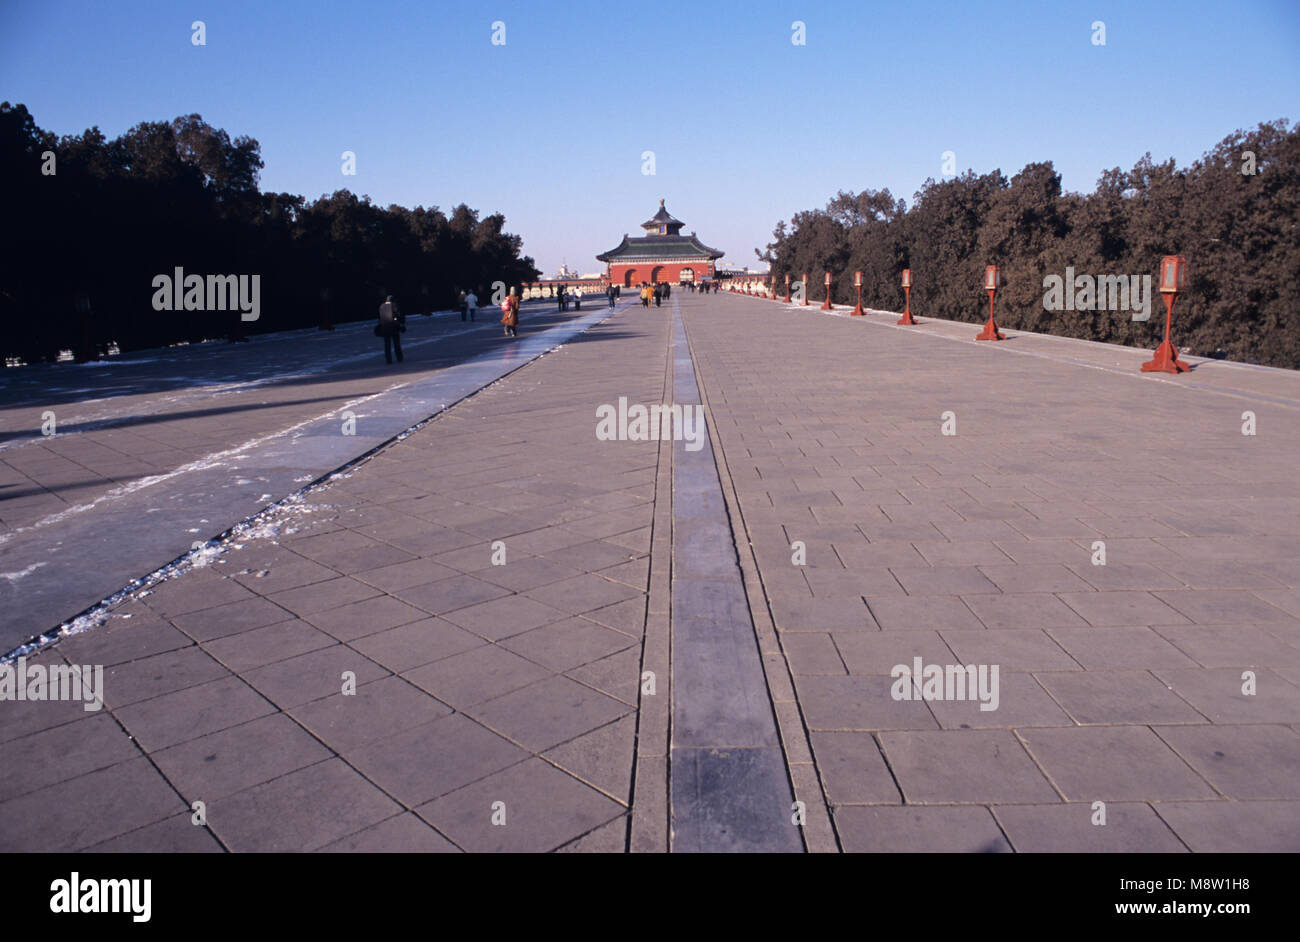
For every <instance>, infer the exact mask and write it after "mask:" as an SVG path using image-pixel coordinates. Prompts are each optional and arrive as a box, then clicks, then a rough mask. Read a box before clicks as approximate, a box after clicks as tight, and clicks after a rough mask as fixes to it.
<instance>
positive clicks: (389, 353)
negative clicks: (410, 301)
mask: <svg viewBox="0 0 1300 942" xmlns="http://www.w3.org/2000/svg"><path fill="white" fill-rule="evenodd" d="M397 317H398V315H397V305H396V304H394V303H393V296H392V295H391V294H390V295H389V296H388V298H387V300H385V301H384V303H383V304H381V305H379V326H378V327H376V328H375V333H376V334H378V335H379V336H380V337H383V338H384V359H385V360H387V361H388V362H389V363H392V362H393V352H394V350H396V352H397V362H398V363H401V362H402V336H401V334H402V331H401V327H402V325H401V322H400V321H399V320H398V319H397Z"/></svg>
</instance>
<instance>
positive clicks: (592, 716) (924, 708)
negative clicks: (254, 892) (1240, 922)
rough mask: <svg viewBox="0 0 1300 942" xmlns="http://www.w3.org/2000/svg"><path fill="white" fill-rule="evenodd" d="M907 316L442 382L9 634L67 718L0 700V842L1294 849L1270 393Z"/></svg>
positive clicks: (707, 319) (843, 321)
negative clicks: (206, 535) (86, 680)
mask: <svg viewBox="0 0 1300 942" xmlns="http://www.w3.org/2000/svg"><path fill="white" fill-rule="evenodd" d="M674 312H679V317H680V320H679V322H676V323H675V321H674ZM918 316H919V317H920V318H921V319H922V321H923V322H924V323H923V326H921V327H919V328H906V329H905V328H898V327H895V326H894V325H893V321H894V320H896V319H897V315H885V314H883V313H879V314H875V315H872V316H869V317H867V318H861V319H858V318H847V317H842V316H828V315H825V314H820V313H816V312H815V311H813V310H808V309H795V308H790V307H787V306H785V305H781V304H775V303H773V302H765V301H758V300H753V299H747V298H735V297H728V296H725V295H721V296H712V297H709V298H701V297H698V296H692V295H689V294H682V293H680V292H679V293H677V294H675V295H674V298H673V300H672V301H671V302H670V304H669V305H668V306H667V307H666V308H662V309H652V310H650V311H645V310H642V309H640V308H632V309H628V310H623V311H620V312H619V313H617V314H616V315H615V316H613V317H612V318H610V319H609V320H608V321H606V322H605V323H603V324H601V325H600V326H597V327H594V328H592V329H590V330H588V331H587V332H585V333H583V334H581V335H580V336H578V337H576V338H574V339H573V340H572V341H570V342H568V343H566V344H565V345H564V346H563V347H561V348H560V349H559V350H556V351H555V352H553V353H550V354H547V355H546V356H543V357H541V358H540V359H537V360H535V361H533V362H531V363H529V364H528V365H526V366H523V367H522V368H520V369H518V370H516V371H514V372H512V373H510V374H509V375H508V376H505V378H503V379H501V380H500V381H498V382H496V383H494V384H492V385H490V386H488V387H487V388H485V389H483V390H482V391H480V392H478V393H477V394H475V395H473V396H471V397H470V398H468V399H465V400H463V401H461V402H458V403H457V404H455V405H454V406H452V407H451V408H448V409H447V410H446V411H445V412H443V413H442V414H441V415H439V416H438V417H437V418H436V419H435V420H434V421H432V422H429V423H427V424H425V425H423V426H422V427H420V428H418V429H417V430H415V431H413V432H412V433H411V434H409V435H407V436H405V437H403V438H401V439H399V440H397V441H395V442H393V443H391V444H389V445H387V446H385V447H384V448H381V449H380V450H378V451H377V452H375V453H374V454H373V455H371V456H370V457H369V458H367V459H366V460H364V461H363V462H361V463H359V464H357V465H355V466H354V467H352V468H351V469H350V470H348V471H347V472H346V473H344V474H341V475H338V476H336V477H332V478H330V479H328V480H327V481H326V483H324V484H322V485H319V486H317V487H314V488H312V489H311V490H309V491H308V492H307V493H306V494H305V495H304V496H303V497H302V498H301V499H300V500H296V501H290V502H287V503H286V504H284V505H283V506H282V507H280V508H279V509H278V510H277V511H276V512H274V513H269V514H267V515H266V516H265V518H264V519H259V521H258V524H257V526H255V527H253V528H251V529H249V530H247V531H245V532H241V533H240V534H239V536H238V538H237V539H235V540H232V541H230V543H229V545H227V546H226V547H225V548H224V551H223V552H222V553H220V554H219V555H218V556H217V557H216V558H215V559H214V560H212V561H210V562H208V564H207V565H196V566H193V567H190V568H187V569H185V570H184V571H181V572H179V573H177V574H176V575H175V576H174V577H173V578H170V579H168V580H167V581H165V582H163V583H161V584H160V585H158V586H156V587H155V588H154V589H153V590H152V591H150V592H149V593H148V594H141V593H136V595H135V596H134V597H131V598H128V599H126V600H124V601H122V602H121V603H120V604H118V605H116V606H115V608H114V609H113V611H112V612H111V613H110V617H108V620H107V621H106V622H105V623H104V624H103V625H101V626H100V627H98V628H94V629H92V630H89V631H86V632H84V633H82V634H78V635H76V636H73V637H71V638H68V639H66V640H64V641H62V642H60V643H59V644H57V645H55V646H52V647H49V648H46V649H45V650H43V651H42V652H41V653H39V654H38V655H36V656H34V658H32V662H33V663H36V664H40V665H49V664H64V663H66V664H92V665H93V664H102V665H105V667H106V670H105V674H106V676H105V682H104V692H105V700H106V708H105V709H104V710H102V711H98V712H87V711H85V710H83V709H82V706H81V704H78V703H68V702H54V703H40V702H17V703H15V702H8V701H6V702H2V703H0V849H5V850H71V849H89V848H93V849H98V850H144V849H150V850H154V849H176V850H212V851H219V850H222V849H228V850H457V849H461V850H530V851H532V850H538V851H540V850H557V849H559V850H579V851H623V850H628V849H630V850H633V851H664V850H669V849H672V850H696V849H759V848H760V847H761V848H762V849H785V850H798V849H799V848H800V846H803V847H806V848H807V849H808V850H811V851H828V850H829V851H833V850H837V849H842V850H849V851H857V850H903V851H918V850H942V851H954V850H955V851H1000V850H1001V851H1004V850H1016V851H1039V850H1107V851H1155V850H1174V851H1179V850H1194V851H1205V850H1246V851H1259V850H1296V849H1300V845H1298V842H1297V835H1300V784H1298V783H1300V775H1297V772H1300V535H1297V526H1296V524H1297V522H1298V521H1300V492H1298V491H1297V486H1296V478H1295V471H1294V469H1295V468H1296V467H1297V466H1298V465H1300V461H1298V460H1297V459H1298V458H1300V454H1298V453H1300V448H1298V447H1297V443H1298V442H1300V434H1298V433H1300V377H1297V375H1296V374H1294V373H1288V372H1285V371H1276V370H1262V369H1251V368H1246V367H1240V366H1235V365H1232V364H1224V363H1218V362H1214V361H1210V362H1200V363H1199V365H1198V367H1197V369H1196V370H1195V371H1194V372H1193V373H1191V374H1189V375H1187V376H1183V377H1178V378H1176V379H1168V380H1167V379H1165V378H1164V377H1155V376H1142V375H1141V374H1138V373H1136V367H1137V364H1139V363H1140V362H1141V361H1142V360H1143V359H1145V358H1146V354H1145V353H1143V352H1142V351H1135V350H1124V349H1122V348H1113V347H1103V346H1101V345H1094V344H1084V343H1079V342H1073V341H1067V340H1062V339H1060V338H1045V337H1038V336H1035V335H1029V334H1024V333H1020V332H1014V333H1013V336H1012V339H1011V340H1009V341H1007V342H1006V343H1004V344H997V345H993V344H977V343H975V342H974V341H973V340H971V339H970V338H971V337H972V336H973V334H974V333H975V331H976V330H977V326H972V325H970V324H953V323H948V322H938V321H932V320H930V319H929V318H926V317H925V316H924V312H918ZM485 342H486V340H485ZM1139 384H1142V385H1139ZM692 386H694V387H695V388H694V389H692V388H691V387H692ZM696 394H698V401H699V402H700V403H701V404H702V405H703V406H704V408H705V411H706V414H707V416H708V422H709V426H708V427H709V441H708V444H706V445H705V448H704V449H703V450H701V451H698V452H691V451H688V450H687V449H686V448H685V446H684V444H683V443H682V442H671V441H617V442H610V441H599V440H598V439H597V438H596V436H595V434H594V427H595V420H596V416H595V409H596V407H598V406H599V405H601V404H613V403H617V401H618V399H619V397H621V396H622V397H626V398H627V400H628V401H629V402H633V403H646V404H651V403H657V402H667V401H672V400H673V399H676V400H677V401H678V402H687V401H689V400H692V399H695V398H696ZM1246 410H1249V411H1252V412H1253V413H1255V417H1256V422H1257V434H1256V435H1254V436H1245V435H1242V425H1243V417H1242V413H1243V411H1246ZM945 413H951V415H945ZM190 421H193V419H192V418H191V420H190ZM945 424H946V425H947V427H948V429H949V430H951V431H953V432H955V434H951V435H948V434H944V427H945ZM186 427H187V425H186V420H185V419H183V418H181V417H179V416H178V417H177V420H176V423H175V425H174V426H173V433H172V434H174V435H176V436H183V433H184V430H185V429H186ZM33 471H34V473H35V474H36V478H35V479H34V480H38V481H39V479H40V473H39V469H33ZM710 472H711V473H712V477H710ZM796 541H798V542H799V543H801V544H802V551H803V552H805V553H806V559H798V558H794V557H796V556H797V552H798V548H797V547H792V544H793V543H796ZM1099 543H1104V544H1105V554H1106V559H1105V564H1104V565H1094V560H1097V559H1098V555H1097V554H1098V546H1097V544H1099ZM501 551H504V553H505V559H504V565H494V562H501V561H502V560H501V558H500V556H499V553H500V552H501ZM494 554H498V555H497V557H496V559H495V560H494ZM796 563H803V565H797V564H796ZM7 566H8V564H7ZM7 566H6V568H7ZM724 655H725V656H724ZM917 658H919V659H920V660H921V662H922V663H923V664H926V665H940V666H948V665H967V664H969V665H976V666H979V665H982V666H984V667H985V668H991V667H994V666H996V667H997V668H998V671H999V673H998V681H999V683H998V688H997V708H996V709H994V710H981V709H980V708H979V707H980V704H979V703H978V702H973V701H970V700H962V701H941V700H935V699H919V698H913V699H906V700H902V699H895V698H894V696H893V695H892V693H891V692H892V691H899V690H901V689H908V690H909V691H910V692H912V693H915V694H919V693H920V691H919V690H917V689H916V688H907V687H906V685H905V684H903V685H900V683H899V682H898V681H897V680H896V679H895V678H894V677H891V670H892V669H893V668H894V667H895V666H896V665H899V664H903V665H909V666H910V665H911V664H912V663H913V662H914V659H917ZM1247 671H1249V672H1251V674H1250V675H1248V676H1249V678H1250V681H1248V680H1244V679H1243V674H1244V673H1245V672H1247ZM760 675H761V678H760ZM710 681H713V682H712V683H710ZM352 682H355V693H352V692H350V691H351V683H352ZM1249 682H1253V683H1254V692H1253V693H1244V692H1243V685H1247V684H1248V683H1249ZM345 687H347V688H348V690H347V692H345ZM764 688H765V690H764ZM764 694H765V696H764ZM742 718H749V719H753V720H755V721H756V722H758V721H760V720H761V721H762V722H766V723H767V724H771V725H768V726H767V727H766V731H762V730H760V729H759V727H760V726H762V722H758V725H756V726H753V727H751V728H750V731H751V732H753V731H757V732H756V734H755V735H753V736H752V737H750V738H746V737H745V736H741V735H739V733H736V732H735V730H737V729H741V730H743V729H744V724H743V723H737V722H735V721H736V720H738V719H742ZM763 718H766V719H765V720H764V719H763ZM728 721H731V723H730V727H729V726H728ZM773 728H774V730H775V734H774V735H773V732H772V730H773ZM778 744H779V751H778V748H777V747H778ZM736 747H738V748H736ZM688 753H694V754H695V755H688ZM753 755H761V756H765V757H768V760H769V762H770V759H771V758H774V757H777V756H779V757H780V758H781V760H782V764H783V766H784V773H785V774H784V776H783V775H782V774H780V772H781V770H777V771H776V772H775V773H774V772H773V771H772V767H771V765H770V764H769V765H767V766H764V767H765V768H767V769H768V771H767V773H766V774H764V775H757V774H748V775H736V774H733V773H734V772H735V770H736V769H740V768H742V767H743V766H744V765H745V762H746V760H748V759H750V758H752V756H753ZM699 756H706V757H707V758H708V759H709V760H710V761H709V762H695V763H692V762H691V761H687V760H689V759H691V758H698V757H699ZM715 759H719V760H721V761H718V762H717V763H716V765H714V766H713V767H714V768H716V769H718V770H721V771H720V772H719V774H709V769H710V767H711V765H710V764H711V763H712V762H713V760H715ZM758 765H762V763H761V762H760V763H758ZM701 772H702V773H703V774H697V773H701ZM728 796H730V797H731V801H730V802H729V801H728ZM792 796H793V797H792ZM196 801H201V802H203V803H204V806H203V810H204V814H205V815H206V826H204V827H198V826H195V825H194V824H193V823H192V815H193V814H194V813H195V812H194V809H193V803H194V802H196ZM1097 802H1103V803H1104V813H1105V820H1106V823H1105V825H1104V826H1099V825H1097V824H1094V823H1093V822H1094V821H1096V820H1098V815H1099V813H1100V810H1101V806H1098V805H1097V804H1096V803H1097ZM793 818H798V819H799V820H801V822H802V827H798V828H796V827H795V826H794V824H793V823H792V821H793ZM768 820H770V825H766V826H765V824H764V822H765V821H768ZM800 839H801V840H800Z"/></svg>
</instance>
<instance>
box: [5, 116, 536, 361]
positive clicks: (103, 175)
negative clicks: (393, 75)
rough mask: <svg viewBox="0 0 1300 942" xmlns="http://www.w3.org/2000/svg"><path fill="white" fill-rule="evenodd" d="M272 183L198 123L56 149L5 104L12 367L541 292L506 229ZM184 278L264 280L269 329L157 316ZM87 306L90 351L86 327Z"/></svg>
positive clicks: (252, 161) (457, 215)
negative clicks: (164, 297)
mask: <svg viewBox="0 0 1300 942" xmlns="http://www.w3.org/2000/svg"><path fill="white" fill-rule="evenodd" d="M49 154H52V155H53V162H52V165H51V162H50V159H49V157H48V156H47V155H49ZM262 168H263V161H262V154H261V147H260V145H259V144H258V142H257V141H256V140H254V139H253V138H251V137H246V136H241V137H235V138H233V139H232V138H231V137H230V135H229V134H228V133H227V132H226V131H224V130H222V129H219V128H214V127H212V126H211V125H209V124H207V123H206V122H205V121H204V120H203V119H202V117H200V116H199V115H197V114H191V115H184V116H181V117H178V118H176V119H175V120H173V121H170V122H161V121H146V122H142V123H140V124H138V125H136V126H135V127H133V128H131V129H130V130H128V131H127V132H126V133H124V134H122V135H121V136H120V137H118V138H115V139H113V140H111V141H110V140H107V139H106V138H105V136H104V134H103V133H102V132H101V131H100V130H99V128H98V127H93V128H90V129H88V130H86V131H84V132H82V133H81V134H78V135H67V136H64V137H58V136H56V135H54V134H52V133H50V132H49V131H45V130H42V129H41V128H40V127H38V126H37V124H36V122H35V120H34V119H33V117H32V115H31V114H29V113H28V111H27V108H26V107H25V106H23V105H21V104H18V105H12V104H10V103H9V102H4V103H0V196H2V197H3V200H4V204H5V206H6V207H7V212H6V223H5V225H4V226H3V227H0V228H2V230H3V235H0V240H2V241H0V250H2V251H3V259H4V262H3V264H4V268H3V276H0V322H2V323H3V324H4V331H3V335H2V336H3V338H4V339H3V341H0V347H2V348H3V355H4V356H6V357H21V358H22V359H23V360H25V361H27V362H33V361H36V360H41V359H51V358H54V357H56V356H57V354H58V351H59V350H61V349H67V348H77V347H79V346H81V345H82V344H83V343H85V342H86V341H87V340H88V341H89V343H90V344H91V345H93V346H97V347H99V348H101V349H102V348H103V347H105V346H106V345H108V344H109V343H116V344H117V345H118V346H119V348H120V349H122V350H124V351H125V350H129V349H139V348H143V347H156V346H161V345H164V344H167V343H173V342H177V341H182V340H187V341H197V340H202V339H209V338H220V337H225V336H228V335H231V334H234V333H238V332H240V331H245V330H246V331H250V332H251V331H258V332H264V331H272V330H286V329H291V328H300V327H310V326H316V325H317V324H318V323H320V322H321V321H322V320H323V319H328V320H329V321H331V322H333V321H339V322H342V321H349V320H358V319H366V318H371V317H374V315H375V310H376V308H377V306H378V304H379V302H380V301H382V300H383V298H384V297H385V296H386V295H389V294H391V295H393V296H394V297H395V299H396V300H397V301H398V304H399V306H400V307H401V308H402V309H403V310H406V311H412V312H414V311H421V310H425V311H427V310H433V309H437V308H442V307H449V306H451V305H452V303H453V301H454V299H455V296H456V294H457V292H458V291H459V290H460V289H462V288H470V287H474V288H479V289H482V288H485V287H487V286H489V285H491V283H492V282H494V281H502V282H505V283H506V284H508V285H509V284H519V283H520V282H522V281H531V280H534V279H535V278H536V277H537V274H538V271H537V268H536V267H535V266H534V264H533V260H532V259H531V258H529V257H527V256H522V255H521V254H520V253H521V250H522V245H523V240H522V239H521V238H520V237H519V236H517V235H511V234H509V233H507V232H506V231H505V218H504V217H503V216H501V215H500V214H494V215H491V216H487V217H484V218H480V216H479V213H478V212H477V211H476V210H473V209H471V208H469V207H468V206H465V205H463V204H462V205H459V206H456V207H454V208H453V209H452V210H451V211H450V213H446V212H443V211H442V210H441V209H439V208H438V207H437V206H434V207H431V208H428V209H426V208H424V207H423V206H417V207H416V208H414V209H407V208H406V207H403V206H397V205H393V206H388V207H386V208H384V207H380V206H376V205H374V204H372V203H371V202H370V198H369V197H368V196H357V195H356V194H354V193H352V192H351V191H349V190H346V189H340V190H337V191H335V192H334V193H331V194H328V195H323V196H321V197H320V198H319V199H317V200H315V201H313V202H308V201H307V200H306V198H304V197H302V196H297V195H294V194H291V193H266V192H262V191H261V190H260V189H259V173H260V171H261V170H262ZM50 169H53V171H54V172H53V173H50V172H49V170H50ZM43 171H44V172H43ZM177 267H180V268H183V269H184V270H185V272H186V273H194V274H200V275H204V276H207V275H241V274H244V275H254V274H256V275H259V276H260V285H261V305H260V306H261V313H260V317H259V318H258V320H257V321H253V322H248V323H242V322H241V321H240V316H239V313H238V312H237V311H234V312H231V311H226V312H219V311H218V312H214V311H156V310H154V308H153V305H152V299H153V295H154V288H153V287H152V280H153V279H154V278H155V277H156V276H158V275H171V274H172V272H173V271H174V269H175V268H177ZM82 293H84V294H87V295H89V297H90V299H91V305H92V315H91V316H90V318H89V331H90V335H89V337H88V338H87V337H85V336H84V335H83V330H84V329H85V327H84V325H83V323H82V319H81V318H80V317H78V316H77V315H76V314H74V296H75V295H77V294H82Z"/></svg>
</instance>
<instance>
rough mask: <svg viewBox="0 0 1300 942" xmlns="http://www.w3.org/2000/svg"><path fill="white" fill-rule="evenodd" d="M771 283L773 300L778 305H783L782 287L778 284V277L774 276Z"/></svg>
mask: <svg viewBox="0 0 1300 942" xmlns="http://www.w3.org/2000/svg"><path fill="white" fill-rule="evenodd" d="M771 281H772V289H771V290H772V300H773V301H775V302H776V303H777V304H780V303H781V288H780V285H779V284H778V283H777V280H776V275H773V276H772V279H771Z"/></svg>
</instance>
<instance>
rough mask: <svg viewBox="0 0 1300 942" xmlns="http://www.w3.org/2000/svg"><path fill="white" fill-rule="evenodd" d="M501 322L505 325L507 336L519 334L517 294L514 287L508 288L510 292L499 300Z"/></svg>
mask: <svg viewBox="0 0 1300 942" xmlns="http://www.w3.org/2000/svg"><path fill="white" fill-rule="evenodd" d="M501 312H502V313H501V323H502V324H505V326H506V336H507V337H518V336H519V296H518V295H516V294H515V289H514V288H511V289H510V294H508V295H507V296H506V299H505V300H504V301H502V302H501Z"/></svg>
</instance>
